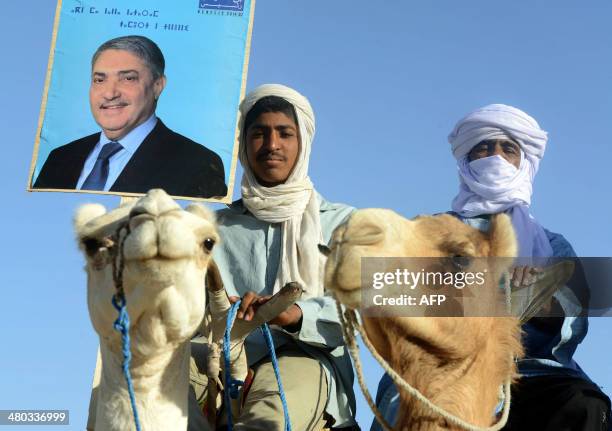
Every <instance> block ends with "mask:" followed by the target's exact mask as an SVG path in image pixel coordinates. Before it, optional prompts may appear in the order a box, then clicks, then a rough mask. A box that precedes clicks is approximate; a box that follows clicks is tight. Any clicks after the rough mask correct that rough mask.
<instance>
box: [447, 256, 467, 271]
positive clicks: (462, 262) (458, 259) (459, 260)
mask: <svg viewBox="0 0 612 431" xmlns="http://www.w3.org/2000/svg"><path fill="white" fill-rule="evenodd" d="M451 261H452V262H453V266H454V267H455V268H457V269H458V270H459V271H463V270H464V269H466V268H467V267H468V266H470V263H471V260H470V258H469V257H467V256H460V255H455V256H453V257H451Z"/></svg>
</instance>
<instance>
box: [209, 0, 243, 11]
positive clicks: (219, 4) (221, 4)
mask: <svg viewBox="0 0 612 431" xmlns="http://www.w3.org/2000/svg"><path fill="white" fill-rule="evenodd" d="M200 9H213V10H231V11H238V12H242V10H243V9H244V0H200Z"/></svg>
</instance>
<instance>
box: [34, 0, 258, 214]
mask: <svg viewBox="0 0 612 431" xmlns="http://www.w3.org/2000/svg"><path fill="white" fill-rule="evenodd" d="M255 1H256V0H251V9H250V13H249V24H248V28H247V37H246V43H245V46H244V60H243V63H242V82H241V84H240V97H239V100H238V103H240V101H241V100H242V99H243V98H244V95H245V93H246V81H247V74H248V70H249V58H250V54H251V38H252V33H253V22H254V19H255ZM61 9H62V0H57V6H56V8H55V18H54V20H53V33H52V35H51V49H50V52H49V61H48V64H47V75H46V77H45V87H44V89H43V96H42V102H41V106H40V114H39V116H38V127H37V128H36V138H35V141H34V152H33V154H32V162H31V163H30V173H29V176H28V184H27V187H26V190H27V191H28V192H63V193H86V194H96V195H110V196H120V197H121V196H125V197H139V196H144V193H126V192H122V193H117V192H104V191H92V190H76V189H70V190H67V189H38V188H37V189H33V188H32V177H33V175H34V169H35V168H36V162H37V161H38V147H39V145H40V132H41V131H42V125H43V121H44V118H45V112H46V108H47V96H48V93H49V86H50V84H51V71H52V70H53V60H54V57H55V43H56V40H57V32H58V29H59V21H60V12H61ZM239 124H240V112H239V111H238V109H237V112H236V130H235V132H234V151H233V152H232V164H231V166H230V175H229V184H228V185H227V196H225V197H223V198H221V199H215V198H206V199H204V198H196V197H190V196H174V195H173V196H172V197H173V198H175V199H181V200H189V201H204V202H218V203H224V204H229V203H231V202H232V195H233V192H234V184H235V182H236V181H235V174H236V163H237V159H238V152H239V145H240V143H239V142H238V137H239V135H240V130H239V129H238V127H239Z"/></svg>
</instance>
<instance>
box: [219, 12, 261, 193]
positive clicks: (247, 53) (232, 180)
mask: <svg viewBox="0 0 612 431" xmlns="http://www.w3.org/2000/svg"><path fill="white" fill-rule="evenodd" d="M254 19H255V0H251V11H250V16H249V27H248V30H247V39H246V44H245V46H244V53H245V55H244V63H243V64H242V84H241V85H240V100H239V101H238V102H241V101H242V99H244V95H245V93H246V81H247V73H248V70H249V56H250V54H251V37H252V32H253V21H254ZM239 127H240V110H238V115H236V132H235V133H234V152H233V154H232V166H231V167H230V176H229V178H230V183H229V184H228V185H227V190H228V198H229V199H228V200H227V201H226V200H222V201H220V202H223V203H231V202H232V197H231V196H230V194H229V193H230V192H233V190H234V183H235V182H236V163H237V162H238V154H239V152H240V142H239V141H238V138H239V136H240V129H239Z"/></svg>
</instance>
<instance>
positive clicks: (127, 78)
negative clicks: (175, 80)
mask: <svg viewBox="0 0 612 431" xmlns="http://www.w3.org/2000/svg"><path fill="white" fill-rule="evenodd" d="M164 68H165V60H164V56H163V54H162V52H161V50H160V49H159V47H158V46H157V44H155V42H153V41H152V40H150V39H148V38H146V37H144V36H122V37H118V38H115V39H111V40H109V41H107V42H105V43H103V44H102V45H101V46H100V47H99V48H98V49H97V50H96V52H95V53H94V55H93V57H92V60H91V85H90V88H89V104H90V109H91V113H92V114H93V117H94V119H95V121H96V123H97V124H98V125H99V126H100V129H101V131H100V132H96V133H94V134H92V135H89V136H86V137H84V138H81V139H77V140H75V141H73V142H70V143H68V144H66V145H63V146H61V147H58V148H56V149H54V150H53V151H51V153H50V154H49V157H48V158H47V160H46V161H45V163H44V165H43V167H42V169H41V171H40V174H39V175H38V177H37V178H36V181H35V183H34V185H33V188H41V189H77V190H96V191H111V192H128V193H145V192H147V191H148V190H149V189H152V188H162V189H164V190H165V191H166V192H167V193H168V194H170V195H174V196H185V197H197V198H210V197H223V196H225V195H226V194H227V186H226V184H225V170H224V168H223V162H222V161H221V158H220V157H219V155H218V154H216V153H215V152H214V151H211V150H210V149H208V148H206V147H204V146H203V145H201V144H198V143H196V142H194V141H192V140H191V139H189V138H187V137H185V136H182V135H180V134H178V133H176V132H174V131H172V130H170V129H169V128H168V127H166V125H165V124H164V123H163V122H162V120H161V119H160V118H158V117H157V116H156V115H155V109H156V107H157V101H158V99H159V97H160V95H161V94H162V92H163V90H164V87H165V85H166V76H165V75H164Z"/></svg>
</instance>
